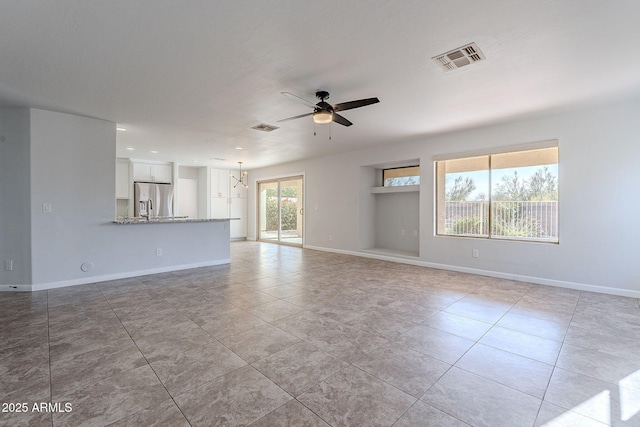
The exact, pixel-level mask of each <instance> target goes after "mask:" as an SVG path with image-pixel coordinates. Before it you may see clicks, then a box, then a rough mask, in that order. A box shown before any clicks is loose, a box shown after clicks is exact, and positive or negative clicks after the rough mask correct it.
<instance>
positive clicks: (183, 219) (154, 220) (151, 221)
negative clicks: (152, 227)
mask: <svg viewBox="0 0 640 427" xmlns="http://www.w3.org/2000/svg"><path fill="white" fill-rule="evenodd" d="M238 220H240V218H203V219H199V218H189V217H184V216H174V217H164V218H160V217H158V218H151V219H147V218H139V217H131V218H130V217H123V218H116V220H115V221H113V223H114V224H120V225H127V224H158V223H160V224H165V223H187V222H220V221H238Z"/></svg>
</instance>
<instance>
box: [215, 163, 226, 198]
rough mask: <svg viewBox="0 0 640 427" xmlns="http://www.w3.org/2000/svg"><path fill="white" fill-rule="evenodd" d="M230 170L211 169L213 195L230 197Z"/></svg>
mask: <svg viewBox="0 0 640 427" xmlns="http://www.w3.org/2000/svg"><path fill="white" fill-rule="evenodd" d="M229 183H230V181H229V170H227V169H213V168H212V169H211V197H229Z"/></svg>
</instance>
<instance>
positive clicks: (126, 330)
mask: <svg viewBox="0 0 640 427" xmlns="http://www.w3.org/2000/svg"><path fill="white" fill-rule="evenodd" d="M143 285H144V284H143ZM144 286H146V285H144ZM98 290H99V291H100V293H101V294H102V296H103V298H104V299H105V300H106V301H107V304H109V308H110V309H111V311H112V312H113V314H114V316H116V319H118V322H120V325H121V326H122V329H124V330H125V332H126V333H127V335H128V336H129V339H130V340H131V342H133V345H135V346H136V348H137V349H138V351H139V352H140V355H141V356H142V357H143V359H144V361H145V362H146V363H147V366H149V368H150V369H151V371H152V372H153V374H154V375H155V376H156V378H157V379H158V382H159V383H160V384H162V387H163V388H164V389H165V391H166V392H167V394H168V395H169V397H170V398H171V400H172V401H173V403H174V405H176V408H178V410H179V411H180V413H181V414H182V416H183V417H184V419H185V420H186V421H187V423H188V424H189V425H190V426H191V425H192V424H191V422H189V419H188V418H187V416H186V415H185V414H184V412H182V408H180V406H179V405H178V402H176V401H175V399H174V398H173V395H172V394H171V393H169V390H168V389H167V387H166V386H165V385H164V383H163V382H162V380H161V379H160V377H159V376H158V373H157V372H156V371H155V369H153V366H151V363H149V360H148V359H147V356H145V354H144V353H143V352H142V350H141V349H140V347H139V346H138V343H137V342H136V341H135V340H134V339H133V337H132V336H131V334H130V333H129V330H128V329H127V327H126V326H125V325H124V323H122V320H120V317H119V316H118V313H116V311H115V310H114V309H113V306H112V305H111V302H110V301H109V298H108V297H107V296H106V295H105V294H104V292H102V289H100V287H98ZM162 299H163V300H164V298H162ZM165 301H166V300H165ZM149 408H151V406H149V407H146V408H144V409H141V410H140V411H138V412H134V413H133V414H129V415H126V416H124V417H123V418H121V419H119V420H116V421H114V422H118V421H122V420H124V419H125V418H127V417H130V416H132V415H135V414H138V413H140V412H142V411H146V410H147V409H149Z"/></svg>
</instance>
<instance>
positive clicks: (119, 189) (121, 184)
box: [116, 159, 131, 199]
mask: <svg viewBox="0 0 640 427" xmlns="http://www.w3.org/2000/svg"><path fill="white" fill-rule="evenodd" d="M130 191H131V181H130V180H129V159H116V199H128V198H129V192H130Z"/></svg>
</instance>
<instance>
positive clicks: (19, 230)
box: [0, 108, 31, 285]
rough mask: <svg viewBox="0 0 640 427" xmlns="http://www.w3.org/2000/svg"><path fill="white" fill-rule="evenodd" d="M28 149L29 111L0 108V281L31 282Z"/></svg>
mask: <svg viewBox="0 0 640 427" xmlns="http://www.w3.org/2000/svg"><path fill="white" fill-rule="evenodd" d="M29 152H30V150H29V110H28V109H26V108H24V109H18V108H16V109H0V283H13V284H20V285H21V284H27V283H30V282H31V227H30V218H29V211H30V206H31V203H30V199H29V187H30V182H31V178H30V162H29ZM5 260H9V261H12V262H13V270H11V271H7V270H4V262H5Z"/></svg>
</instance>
